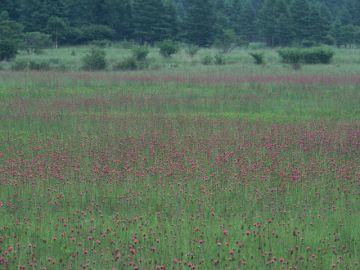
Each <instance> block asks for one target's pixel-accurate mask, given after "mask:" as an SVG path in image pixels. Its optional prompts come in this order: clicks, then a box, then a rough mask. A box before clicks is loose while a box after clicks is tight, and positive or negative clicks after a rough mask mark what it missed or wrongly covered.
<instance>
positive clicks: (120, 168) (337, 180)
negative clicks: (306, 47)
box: [0, 49, 360, 270]
mask: <svg viewBox="0 0 360 270" xmlns="http://www.w3.org/2000/svg"><path fill="white" fill-rule="evenodd" d="M64 50H68V53H66V55H70V52H71V49H64ZM201 53H202V52H200V54H201ZM63 54H65V53H63ZM45 55H46V54H45ZM356 55H358V50H342V51H340V50H339V51H337V54H336V56H335V60H334V63H333V64H331V65H327V66H324V65H314V66H310V65H304V66H303V68H302V69H301V70H299V71H294V70H292V69H291V68H290V67H289V66H287V65H284V64H280V63H278V62H279V61H277V60H276V53H275V52H273V51H270V50H269V51H267V57H268V58H267V62H268V63H269V64H268V65H266V66H255V65H253V64H252V63H251V61H252V60H251V58H249V56H248V53H247V52H241V51H236V52H235V53H233V54H232V56H228V57H229V58H231V59H233V61H234V63H239V62H240V63H241V64H229V65H224V66H206V67H205V66H200V64H199V65H191V64H190V63H188V62H186V61H182V60H181V59H184V57H182V56H181V54H180V56H178V57H179V59H176V58H175V59H172V60H171V61H173V62H174V63H177V64H176V65H175V64H174V63H173V65H171V63H170V64H166V63H165V64H164V65H167V66H166V67H162V69H159V70H156V69H155V70H150V71H138V72H80V71H76V68H74V70H75V71H71V72H60V71H48V72H43V71H40V72H35V71H24V72H12V71H6V70H5V71H1V72H0V184H1V185H0V189H1V192H0V269H7V270H10V269H49V270H50V269H117V270H120V269H134V270H135V269H174V270H176V269H179V270H180V269H203V270H207V269H221V270H224V269H225V270H226V269H251V270H253V269H293V270H294V269H299V270H302V269H314V270H319V269H339V270H340V269H341V270H343V269H351V270H352V269H354V270H355V269H360V253H359V250H360V200H359V199H360V75H359V74H360V73H359V68H358V61H359V60H358V59H357V58H356V57H355V56H356ZM39 57H45V56H39ZM180 57H182V58H180ZM336 57H338V58H336ZM20 58H21V56H20ZM69 58H70V56H69ZM112 59H113V58H112ZM231 59H230V60H231ZM64 61H65V62H66V61H67V60H64ZM69 61H70V60H69ZM230 62H231V61H230ZM76 65H77V64H76V62H74V63H73V64H72V63H69V66H76Z"/></svg>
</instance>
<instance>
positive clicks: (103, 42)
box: [90, 39, 111, 48]
mask: <svg viewBox="0 0 360 270" xmlns="http://www.w3.org/2000/svg"><path fill="white" fill-rule="evenodd" d="M90 44H91V45H93V46H96V47H100V48H105V47H110V46H111V41H110V40H107V39H102V40H93V41H91V42H90Z"/></svg>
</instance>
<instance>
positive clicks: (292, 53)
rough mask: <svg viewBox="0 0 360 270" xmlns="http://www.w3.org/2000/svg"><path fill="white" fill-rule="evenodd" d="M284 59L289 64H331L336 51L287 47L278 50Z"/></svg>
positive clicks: (320, 48)
mask: <svg viewBox="0 0 360 270" xmlns="http://www.w3.org/2000/svg"><path fill="white" fill-rule="evenodd" d="M278 54H279V55H280V57H281V58H282V61H283V62H284V63H287V64H291V65H294V64H295V65H296V64H300V63H304V64H329V63H330V62H331V60H332V58H333V56H334V51H333V50H331V49H329V48H325V47H317V48H306V49H300V48H285V49H281V50H279V51H278Z"/></svg>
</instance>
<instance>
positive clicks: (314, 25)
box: [309, 7, 330, 43]
mask: <svg viewBox="0 0 360 270" xmlns="http://www.w3.org/2000/svg"><path fill="white" fill-rule="evenodd" d="M329 31H330V22H329V21H327V19H326V17H323V16H321V14H320V10H318V9H317V8H316V7H312V8H311V13H310V16H309V39H310V40H312V41H314V42H315V43H323V42H324V40H325V38H326V36H327V35H328V34H329Z"/></svg>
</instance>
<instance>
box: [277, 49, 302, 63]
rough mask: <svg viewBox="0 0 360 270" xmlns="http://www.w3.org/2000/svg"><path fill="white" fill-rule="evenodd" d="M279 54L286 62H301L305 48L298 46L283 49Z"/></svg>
mask: <svg viewBox="0 0 360 270" xmlns="http://www.w3.org/2000/svg"><path fill="white" fill-rule="evenodd" d="M278 54H279V56H280V57H281V58H282V62H283V63H286V64H299V63H300V62H301V60H302V59H303V50H302V49H298V48H285V49H281V50H278Z"/></svg>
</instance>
